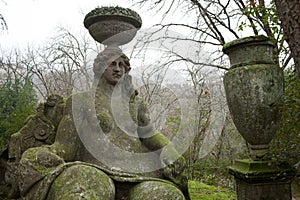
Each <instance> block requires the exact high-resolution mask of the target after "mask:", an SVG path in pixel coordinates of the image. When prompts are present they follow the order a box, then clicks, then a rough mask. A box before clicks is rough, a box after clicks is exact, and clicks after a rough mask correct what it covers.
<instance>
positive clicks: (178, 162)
mask: <svg viewBox="0 0 300 200" xmlns="http://www.w3.org/2000/svg"><path fill="white" fill-rule="evenodd" d="M160 161H161V163H162V166H163V167H164V168H163V169H162V172H163V175H164V176H165V177H166V178H169V179H171V178H176V177H177V176H179V175H180V174H181V173H182V172H183V170H184V169H185V167H186V162H185V159H184V158H183V157H182V156H181V155H179V153H178V152H177V150H176V149H175V148H174V146H173V145H168V146H166V147H165V148H163V150H162V152H161V154H160Z"/></svg>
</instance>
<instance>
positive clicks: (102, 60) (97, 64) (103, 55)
mask: <svg viewBox="0 0 300 200" xmlns="http://www.w3.org/2000/svg"><path fill="white" fill-rule="evenodd" d="M118 58H123V60H124V63H125V64H126V66H125V73H128V72H129V71H130V69H131V67H130V62H129V58H128V57H127V56H126V55H125V54H124V53H123V52H122V50H121V49H120V48H118V47H107V48H105V49H104V50H103V51H102V52H100V53H99V54H98V55H97V57H96V58H95V60H94V65H93V71H94V75H95V76H98V75H101V74H102V73H103V72H104V70H105V69H106V67H108V66H109V65H110V64H111V63H112V62H113V61H115V60H116V59H118Z"/></svg>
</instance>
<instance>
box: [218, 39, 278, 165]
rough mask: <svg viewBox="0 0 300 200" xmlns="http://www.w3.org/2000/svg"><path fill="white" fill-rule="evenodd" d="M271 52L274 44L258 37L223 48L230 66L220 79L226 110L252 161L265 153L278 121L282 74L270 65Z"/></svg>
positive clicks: (272, 64) (238, 40)
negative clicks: (223, 88) (228, 111)
mask: <svg viewBox="0 0 300 200" xmlns="http://www.w3.org/2000/svg"><path fill="white" fill-rule="evenodd" d="M273 49H274V44H273V43H272V42H271V41H270V40H269V39H268V38H267V37H265V36H261V35H260V36H251V37H246V38H242V39H237V40H234V41H232V42H229V43H227V44H225V45H224V47H223V52H224V53H225V54H227V55H228V56H229V59H230V65H231V68H230V69H229V71H228V72H227V73H226V74H225V76H224V86H225V92H226V98H227V103H228V107H229V110H230V113H231V115H232V117H233V122H234V124H235V126H236V128H237V129H238V131H239V132H240V134H241V135H242V136H243V138H244V139H245V140H246V142H247V143H248V144H249V147H250V155H251V158H252V159H253V160H259V159H261V158H262V157H263V156H264V155H265V154H266V152H267V150H268V148H269V143H270V142H271V140H272V138H273V136H274V134H275V133H276V127H277V124H278V121H279V118H280V113H279V111H278V106H279V105H280V104H281V97H282V93H283V72H282V70H281V69H280V68H279V66H278V65H276V64H275V63H274V59H273V58H274V57H273Z"/></svg>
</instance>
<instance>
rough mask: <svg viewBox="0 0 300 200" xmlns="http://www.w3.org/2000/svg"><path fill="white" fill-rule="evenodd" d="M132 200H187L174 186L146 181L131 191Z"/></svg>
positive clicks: (130, 197)
mask: <svg viewBox="0 0 300 200" xmlns="http://www.w3.org/2000/svg"><path fill="white" fill-rule="evenodd" d="M129 199H130V200H140V199H143V200H155V199H157V200H161V199H168V200H185V197H184V195H183V194H182V192H181V191H180V190H179V189H178V188H177V187H176V186H175V185H173V184H171V183H165V182H159V181H145V182H142V183H140V184H138V185H136V186H135V187H134V188H132V189H131V191H130V194H129Z"/></svg>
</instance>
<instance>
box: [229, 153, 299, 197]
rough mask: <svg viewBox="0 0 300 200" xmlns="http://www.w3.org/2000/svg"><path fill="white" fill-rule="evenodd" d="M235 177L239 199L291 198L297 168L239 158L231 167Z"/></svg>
mask: <svg viewBox="0 0 300 200" xmlns="http://www.w3.org/2000/svg"><path fill="white" fill-rule="evenodd" d="M229 173H230V174H232V175H233V176H234V177H235V181H236V191H237V199H238V200H257V199H259V200H260V199H261V200H263V199H267V200H283V199H284V200H291V199H292V195H291V181H292V179H293V177H294V175H295V170H294V169H293V168H291V167H288V166H278V165H277V164H275V163H273V162H271V161H253V160H246V159H245V160H237V161H236V162H235V164H234V165H232V166H230V167H229Z"/></svg>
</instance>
